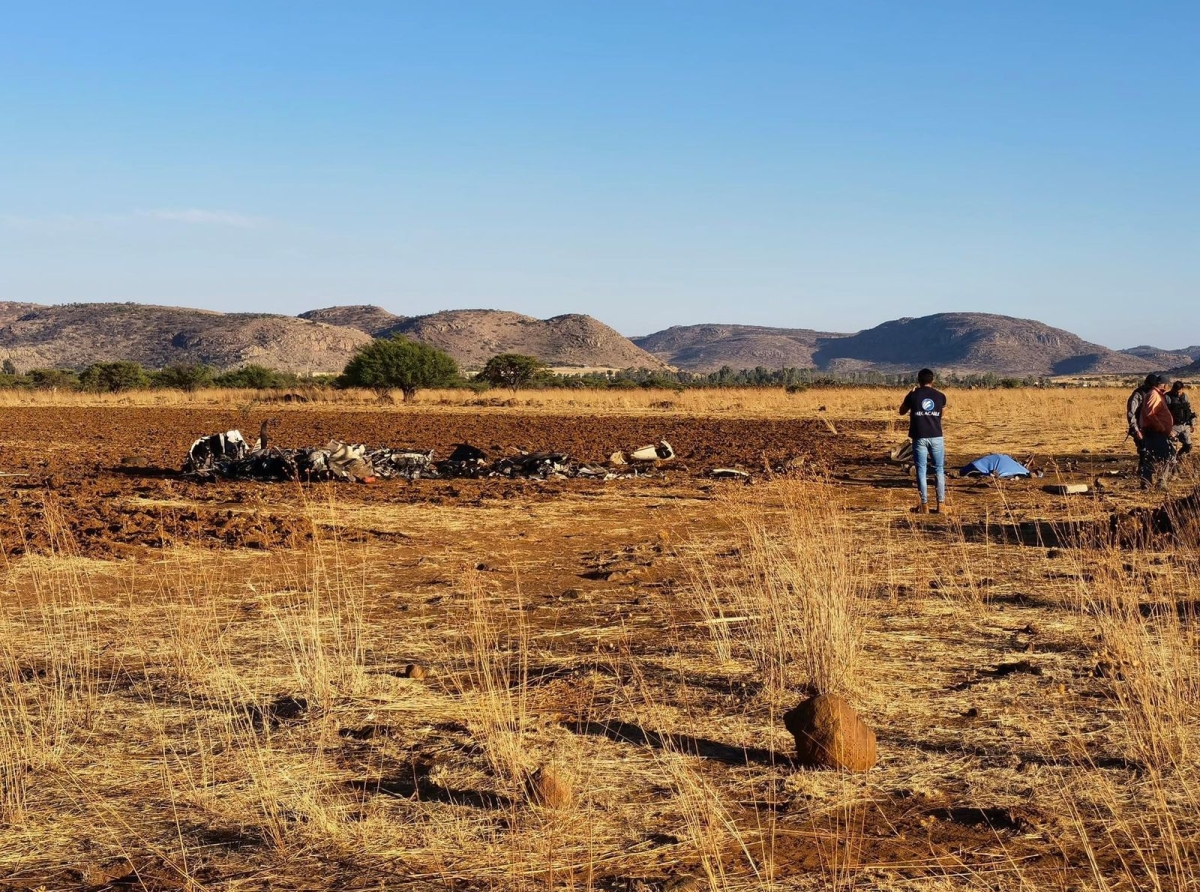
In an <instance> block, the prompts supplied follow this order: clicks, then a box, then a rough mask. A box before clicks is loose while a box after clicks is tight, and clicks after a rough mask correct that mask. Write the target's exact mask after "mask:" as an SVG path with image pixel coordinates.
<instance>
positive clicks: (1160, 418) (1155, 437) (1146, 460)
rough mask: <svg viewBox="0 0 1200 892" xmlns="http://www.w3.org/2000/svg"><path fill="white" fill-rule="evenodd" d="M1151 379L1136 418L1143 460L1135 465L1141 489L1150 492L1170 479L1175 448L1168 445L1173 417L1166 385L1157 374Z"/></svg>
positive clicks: (1173, 422) (1173, 426)
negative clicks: (1155, 486) (1152, 488)
mask: <svg viewBox="0 0 1200 892" xmlns="http://www.w3.org/2000/svg"><path fill="white" fill-rule="evenodd" d="M1152 377H1153V378H1154V386H1153V387H1151V388H1150V390H1149V391H1148V392H1147V393H1146V395H1145V397H1144V398H1143V399H1142V405H1141V408H1140V409H1139V410H1138V419H1137V420H1138V428H1139V429H1140V431H1141V435H1142V461H1141V462H1140V464H1139V466H1138V475H1139V476H1140V477H1141V478H1142V489H1149V488H1150V487H1151V486H1153V485H1155V484H1157V485H1158V486H1159V487H1160V488H1163V487H1165V486H1166V485H1167V479H1168V478H1169V477H1170V473H1171V463H1172V462H1173V461H1174V460H1175V447H1173V446H1172V445H1171V431H1173V430H1174V429H1175V418H1174V416H1172V415H1171V409H1170V407H1169V406H1168V405H1167V400H1166V390H1167V382H1166V379H1164V378H1163V377H1161V376H1160V375H1153V376H1152ZM1147 381H1149V379H1147Z"/></svg>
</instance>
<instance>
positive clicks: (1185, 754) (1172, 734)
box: [1079, 550, 1200, 770]
mask: <svg viewBox="0 0 1200 892" xmlns="http://www.w3.org/2000/svg"><path fill="white" fill-rule="evenodd" d="M1084 559H1086V561H1087V568H1088V572H1087V573H1086V574H1085V573H1080V574H1079V577H1080V583H1079V606H1080V608H1081V609H1082V611H1083V612H1084V614H1085V615H1086V616H1088V617H1090V618H1091V620H1092V622H1093V623H1094V626H1095V629H1096V633H1097V637H1098V639H1099V642H1100V645H1101V651H1100V663H1099V664H1098V668H1099V669H1100V670H1101V671H1102V672H1103V673H1104V674H1105V675H1107V676H1108V677H1110V678H1111V679H1112V681H1113V691H1114V693H1115V695H1116V698H1117V702H1118V703H1119V705H1120V708H1121V713H1122V716H1123V718H1124V721H1125V726H1126V733H1127V738H1128V750H1129V752H1128V757H1129V758H1130V759H1131V761H1133V762H1135V763H1137V764H1139V765H1143V766H1147V767H1150V768H1153V769H1156V770H1168V769H1173V768H1177V767H1179V766H1181V765H1183V764H1185V763H1188V762H1190V761H1191V757H1192V756H1193V755H1194V732H1195V726H1196V721H1197V718H1198V717H1200V656H1198V650H1197V647H1198V646H1200V636H1197V633H1196V630H1195V628H1194V623H1193V622H1192V621H1191V620H1190V619H1189V618H1188V617H1187V615H1186V612H1181V610H1180V605H1179V604H1178V599H1179V594H1178V589H1177V585H1178V586H1184V587H1185V590H1186V587H1187V586H1190V585H1191V582H1190V577H1191V574H1187V576H1186V577H1185V576H1184V575H1183V574H1179V573H1177V572H1169V573H1166V574H1163V575H1161V576H1149V577H1143V578H1139V577H1137V576H1135V575H1133V574H1131V573H1130V572H1128V571H1127V570H1126V569H1125V565H1126V561H1127V559H1128V553H1122V552H1120V551H1115V550H1113V551H1096V552H1089V553H1088V554H1087V556H1086V558H1084ZM1193 619H1194V618H1193Z"/></svg>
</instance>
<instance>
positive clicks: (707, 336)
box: [0, 302, 1200, 375]
mask: <svg viewBox="0 0 1200 892" xmlns="http://www.w3.org/2000/svg"><path fill="white" fill-rule="evenodd" d="M393 334H402V335H404V336H406V337H410V338H413V339H415V340H419V341H424V342H426V343H429V344H433V345H434V346H436V347H439V348H441V349H443V350H446V351H447V352H449V353H450V354H451V355H452V356H454V358H455V359H456V360H457V361H458V362H459V363H460V365H462V366H463V367H464V368H467V369H474V368H479V367H480V366H482V365H483V363H484V362H486V361H487V359H488V358H490V357H491V356H493V355H495V354H497V353H506V352H513V353H525V354H529V355H532V356H536V357H538V358H539V359H541V360H542V361H543V362H546V363H547V364H548V365H551V366H555V367H571V368H608V369H622V368H644V369H652V370H665V369H668V368H679V369H682V370H686V371H701V372H706V371H714V370H716V369H719V368H721V367H723V366H730V367H732V368H734V369H743V368H753V367H757V366H763V367H767V368H781V367H790V368H816V369H820V370H825V371H830V372H835V373H837V372H849V371H855V370H873V371H880V372H885V373H895V372H911V371H912V370H913V369H914V368H919V367H921V366H925V365H927V366H930V367H933V368H936V369H938V370H939V371H942V372H960V373H982V372H993V373H996V374H1004V375H1085V374H1090V375H1097V374H1144V373H1147V372H1150V371H1163V370H1166V369H1189V368H1190V369H1191V371H1192V372H1200V362H1196V360H1200V347H1188V348H1184V349H1183V350H1178V351H1172V350H1160V349H1158V348H1155V347H1149V346H1140V347H1131V348H1129V349H1127V350H1124V351H1117V350H1111V349H1109V348H1108V347H1104V346H1101V345H1099V344H1093V343H1090V342H1088V341H1085V340H1083V339H1082V338H1080V337H1078V336H1077V335H1074V334H1072V333H1071V332H1068V331H1064V330H1063V329H1059V328H1053V327H1051V326H1049V325H1045V324H1043V323H1041V322H1036V321H1033V320H1029V319H1017V318H1013V317H1010V316H1001V315H996V314H990V313H937V314H934V315H931V316H924V317H921V318H917V319H911V318H907V319H897V320H893V321H890V322H885V323H883V324H881V325H877V326H875V327H874V328H869V329H865V330H863V331H860V332H857V333H854V334H841V333H836V332H823V331H816V330H812V329H803V328H772V327H769V326H761V325H686V326H673V327H671V328H668V329H664V330H663V331H658V332H654V333H652V334H649V335H645V336H642V337H638V338H634V339H629V338H625V337H623V336H622V335H620V334H619V333H618V332H616V331H615V330H613V329H612V328H610V327H609V326H607V325H605V324H603V323H602V322H599V321H598V320H596V319H593V318H592V317H590V316H585V315H579V314H566V315H562V316H554V317H552V318H550V319H535V318H533V317H531V316H525V315H522V314H520V313H512V312H508V311H504V310H446V311H442V312H439V313H430V314H426V315H421V316H402V315H398V314H396V313H392V312H389V311H388V310H385V309H383V308H381V307H378V306H373V305H367V304H361V305H348V306H334V307H325V308H322V309H316V310H310V311H308V312H306V313H303V314H301V315H300V316H283V315H275V314H269V313H229V314H226V313H218V312H213V311H209V310H199V309H186V308H180V307H163V306H153V305H144V304H128V303H127V304H115V303H90V304H87V303H81V304H64V305H58V306H42V305H38V304H32V303H21V302H0V359H11V360H12V361H13V362H14V363H15V364H16V366H17V367H18V369H21V370H27V369H30V368H35V367H57V368H76V369H79V368H83V367H85V366H87V365H89V364H90V363H92V362H98V361H111V360H118V359H122V360H132V361H134V362H139V363H141V364H142V365H144V366H147V367H151V368H159V367H162V366H164V365H167V364H170V363H177V362H203V363H206V364H208V365H212V366H215V367H216V368H218V369H231V368H236V367H238V366H240V365H245V364H248V363H257V364H261V365H265V366H270V367H272V368H278V369H281V370H286V371H293V372H298V373H328V372H338V371H340V370H341V369H342V368H343V367H344V366H345V364H346V362H347V361H348V360H349V358H350V357H351V356H352V355H353V353H354V351H355V349H357V348H358V347H359V346H361V345H362V344H365V343H367V342H368V341H369V340H370V339H371V338H372V337H386V336H390V335H393Z"/></svg>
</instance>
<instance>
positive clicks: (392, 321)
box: [303, 307, 665, 369]
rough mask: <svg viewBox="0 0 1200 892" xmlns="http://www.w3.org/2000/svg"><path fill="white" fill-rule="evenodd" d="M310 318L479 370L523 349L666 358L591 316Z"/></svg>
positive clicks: (643, 360) (586, 358) (650, 363)
mask: <svg viewBox="0 0 1200 892" xmlns="http://www.w3.org/2000/svg"><path fill="white" fill-rule="evenodd" d="M303 316H304V318H306V319H320V320H322V321H333V320H335V319H336V320H339V324H341V325H354V326H355V327H358V328H360V329H361V330H362V331H366V332H368V333H370V334H372V335H375V336H376V337H382V336H385V335H391V334H402V335H404V336H405V337H409V338H412V339H413V340H416V341H424V342H425V343H427V344H432V345H433V346H435V347H437V348H439V349H441V350H445V351H446V352H447V353H449V354H450V355H451V356H453V357H454V358H455V359H456V360H458V362H459V364H460V365H462V366H463V367H464V368H469V369H470V368H479V367H480V366H482V365H483V364H484V363H485V362H487V361H488V359H490V358H491V357H493V356H495V355H496V354H497V353H524V354H526V355H528V356H536V357H537V358H538V359H540V360H542V361H543V362H545V363H546V364H547V365H550V366H555V367H574V368H609V369H628V368H647V369H661V368H663V367H664V366H665V364H664V363H663V362H662V360H660V359H658V358H657V357H654V356H651V355H650V354H649V353H646V352H645V351H644V350H642V349H640V348H639V347H637V346H635V345H634V344H633V343H632V342H631V341H630V340H629V339H628V338H626V337H625V336H624V335H621V334H619V333H618V332H617V331H615V330H614V329H611V328H609V327H608V326H607V325H605V324H603V323H602V322H598V321H597V320H595V319H593V318H592V317H591V316H581V315H577V314H569V315H566V316H555V317H554V318H552V319H534V318H533V317H532V316H523V315H521V314H520V313H510V312H507V311H504V310H445V311H443V312H440V313H432V314H430V315H427V316H409V317H403V316H394V315H392V314H391V313H388V312H387V311H386V310H383V309H380V308H379V307H329V308H327V309H324V310H311V311H309V312H308V313H305V314H303Z"/></svg>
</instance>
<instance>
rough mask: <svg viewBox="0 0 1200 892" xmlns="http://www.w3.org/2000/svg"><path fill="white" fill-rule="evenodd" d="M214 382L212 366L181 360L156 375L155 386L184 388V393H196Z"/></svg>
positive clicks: (173, 388) (175, 388)
mask: <svg viewBox="0 0 1200 892" xmlns="http://www.w3.org/2000/svg"><path fill="white" fill-rule="evenodd" d="M212 383H213V370H212V368H211V367H210V366H206V365H204V364H203V363H199V362H179V363H175V364H173V365H169V366H165V367H164V368H163V369H162V371H160V372H158V373H157V374H155V376H154V386H155V387H167V388H170V389H172V390H182V391H183V392H184V393H195V392H196V391H197V390H199V389H200V388H201V387H207V386H209V385H210V384H212Z"/></svg>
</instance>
